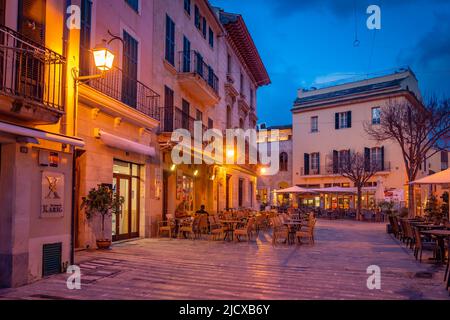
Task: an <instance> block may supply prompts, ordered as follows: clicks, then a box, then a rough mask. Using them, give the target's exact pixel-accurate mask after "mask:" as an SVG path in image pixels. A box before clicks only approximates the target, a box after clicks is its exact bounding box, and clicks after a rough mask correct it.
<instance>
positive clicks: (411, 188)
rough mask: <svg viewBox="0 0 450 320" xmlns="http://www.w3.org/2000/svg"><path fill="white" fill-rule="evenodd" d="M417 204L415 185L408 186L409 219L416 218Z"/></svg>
mask: <svg viewBox="0 0 450 320" xmlns="http://www.w3.org/2000/svg"><path fill="white" fill-rule="evenodd" d="M414 207H415V203H414V185H411V184H409V185H408V217H409V218H414V216H415V215H416V213H415V210H414Z"/></svg>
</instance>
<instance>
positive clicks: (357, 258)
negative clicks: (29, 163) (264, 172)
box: [0, 220, 450, 300]
mask: <svg viewBox="0 0 450 320" xmlns="http://www.w3.org/2000/svg"><path fill="white" fill-rule="evenodd" d="M316 230H317V231H316V244H315V245H313V246H311V245H292V246H287V245H284V244H279V245H276V246H273V245H272V239H271V237H270V234H269V233H261V234H260V235H259V237H258V239H257V240H256V241H252V242H250V243H247V242H241V243H236V242H235V243H229V242H221V241H207V240H184V239H167V238H162V239H139V240H135V241H131V242H125V243H120V244H116V245H114V247H113V249H112V250H109V251H81V252H77V254H76V260H77V263H78V264H79V265H80V266H81V270H82V288H81V290H68V289H67V287H66V279H67V278H68V275H66V274H61V275H56V276H52V277H49V278H46V279H43V280H41V281H38V282H36V283H33V284H30V285H27V286H24V287H21V288H16V289H0V299H289V300H292V299H295V300H296V299H414V300H416V299H439V300H441V299H442V300H444V299H450V297H449V293H448V292H447V291H446V290H445V288H444V283H443V277H444V267H443V266H435V265H434V264H431V263H429V262H428V261H427V258H428V256H427V255H425V256H424V261H425V263H419V262H417V261H415V259H414V256H413V254H412V252H411V250H409V249H407V248H405V247H404V246H402V245H401V244H400V243H399V241H398V240H396V239H394V238H393V237H392V236H390V235H388V234H386V232H385V230H386V227H385V225H384V224H375V223H362V222H354V221H340V220H337V221H328V220H319V221H318V224H317V228H316ZM370 265H378V266H379V267H380V268H381V290H369V289H368V288H367V286H366V282H367V278H368V274H367V273H366V271H367V267H368V266H370ZM420 272H427V273H428V274H429V275H430V276H431V278H429V279H426V278H419V277H417V275H418V273H420Z"/></svg>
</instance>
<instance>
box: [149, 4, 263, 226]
mask: <svg viewBox="0 0 450 320" xmlns="http://www.w3.org/2000/svg"><path fill="white" fill-rule="evenodd" d="M154 16H155V24H154V25H155V31H154V51H153V75H154V81H155V83H156V84H157V89H156V90H157V91H158V92H161V96H162V109H161V110H162V111H161V124H160V128H159V142H160V145H161V149H162V157H163V185H164V192H163V194H164V199H163V217H162V218H164V215H165V214H173V213H174V212H176V211H177V212H183V213H191V212H193V211H196V210H197V209H198V208H199V207H200V205H205V207H206V210H207V211H208V212H211V213H215V212H219V211H222V210H224V209H226V208H239V207H253V208H255V207H256V176H257V172H256V166H254V165H248V164H245V165H221V164H216V165H206V164H181V165H175V164H174V163H173V161H172V158H171V152H172V150H173V147H174V142H173V141H171V136H172V132H173V131H174V130H175V129H185V130H187V131H188V132H189V133H191V134H192V135H193V134H194V122H195V121H200V122H201V123H202V129H201V131H202V132H204V131H205V130H206V129H217V130H219V131H220V132H224V131H225V129H232V128H241V129H244V130H246V129H249V128H253V129H255V128H256V120H257V118H256V110H257V107H256V92H257V89H258V88H259V87H260V86H261V85H266V84H269V83H270V79H269V77H268V75H267V72H266V70H265V68H264V65H263V63H262V61H261V58H260V57H259V54H258V52H257V50H256V47H255V45H254V43H253V40H252V39H251V37H250V34H249V32H248V29H247V27H246V25H245V23H244V21H243V19H242V17H241V16H240V15H236V14H230V13H226V12H224V11H223V10H221V9H218V8H213V7H211V6H210V4H209V3H208V1H194V0H190V1H189V0H186V1H184V0H183V1H181V0H180V1H164V0H157V1H155V15H154ZM242 39H244V40H242ZM201 156H202V150H199V149H198V148H196V149H195V150H194V151H193V155H192V159H194V158H200V160H199V161H200V162H201ZM193 162H195V161H194V160H193Z"/></svg>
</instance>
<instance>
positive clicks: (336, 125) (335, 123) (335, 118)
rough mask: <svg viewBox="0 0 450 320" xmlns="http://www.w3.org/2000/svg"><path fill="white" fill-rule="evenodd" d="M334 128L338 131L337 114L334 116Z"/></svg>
mask: <svg viewBox="0 0 450 320" xmlns="http://www.w3.org/2000/svg"><path fill="white" fill-rule="evenodd" d="M334 128H335V129H336V130H338V129H339V113H337V112H336V113H335V114H334Z"/></svg>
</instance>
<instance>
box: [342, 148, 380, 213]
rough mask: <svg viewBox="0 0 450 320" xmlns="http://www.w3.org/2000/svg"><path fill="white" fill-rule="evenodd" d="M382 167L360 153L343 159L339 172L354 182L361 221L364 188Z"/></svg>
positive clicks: (348, 154) (351, 154) (350, 154)
mask: <svg viewBox="0 0 450 320" xmlns="http://www.w3.org/2000/svg"><path fill="white" fill-rule="evenodd" d="M381 167H382V165H381V164H380V163H375V162H372V161H371V160H370V158H369V159H368V158H366V157H365V156H363V155H362V154H361V153H359V152H354V153H350V151H348V153H347V155H346V157H344V159H342V160H341V161H340V163H339V165H338V172H339V174H340V175H342V176H343V177H346V178H348V179H349V180H350V181H352V182H353V183H354V185H355V187H356V197H357V198H356V219H357V220H360V219H361V207H362V188H363V187H364V186H365V185H366V183H367V182H369V180H370V178H372V177H373V176H374V175H375V174H376V173H377V172H378V171H379V170H381Z"/></svg>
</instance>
